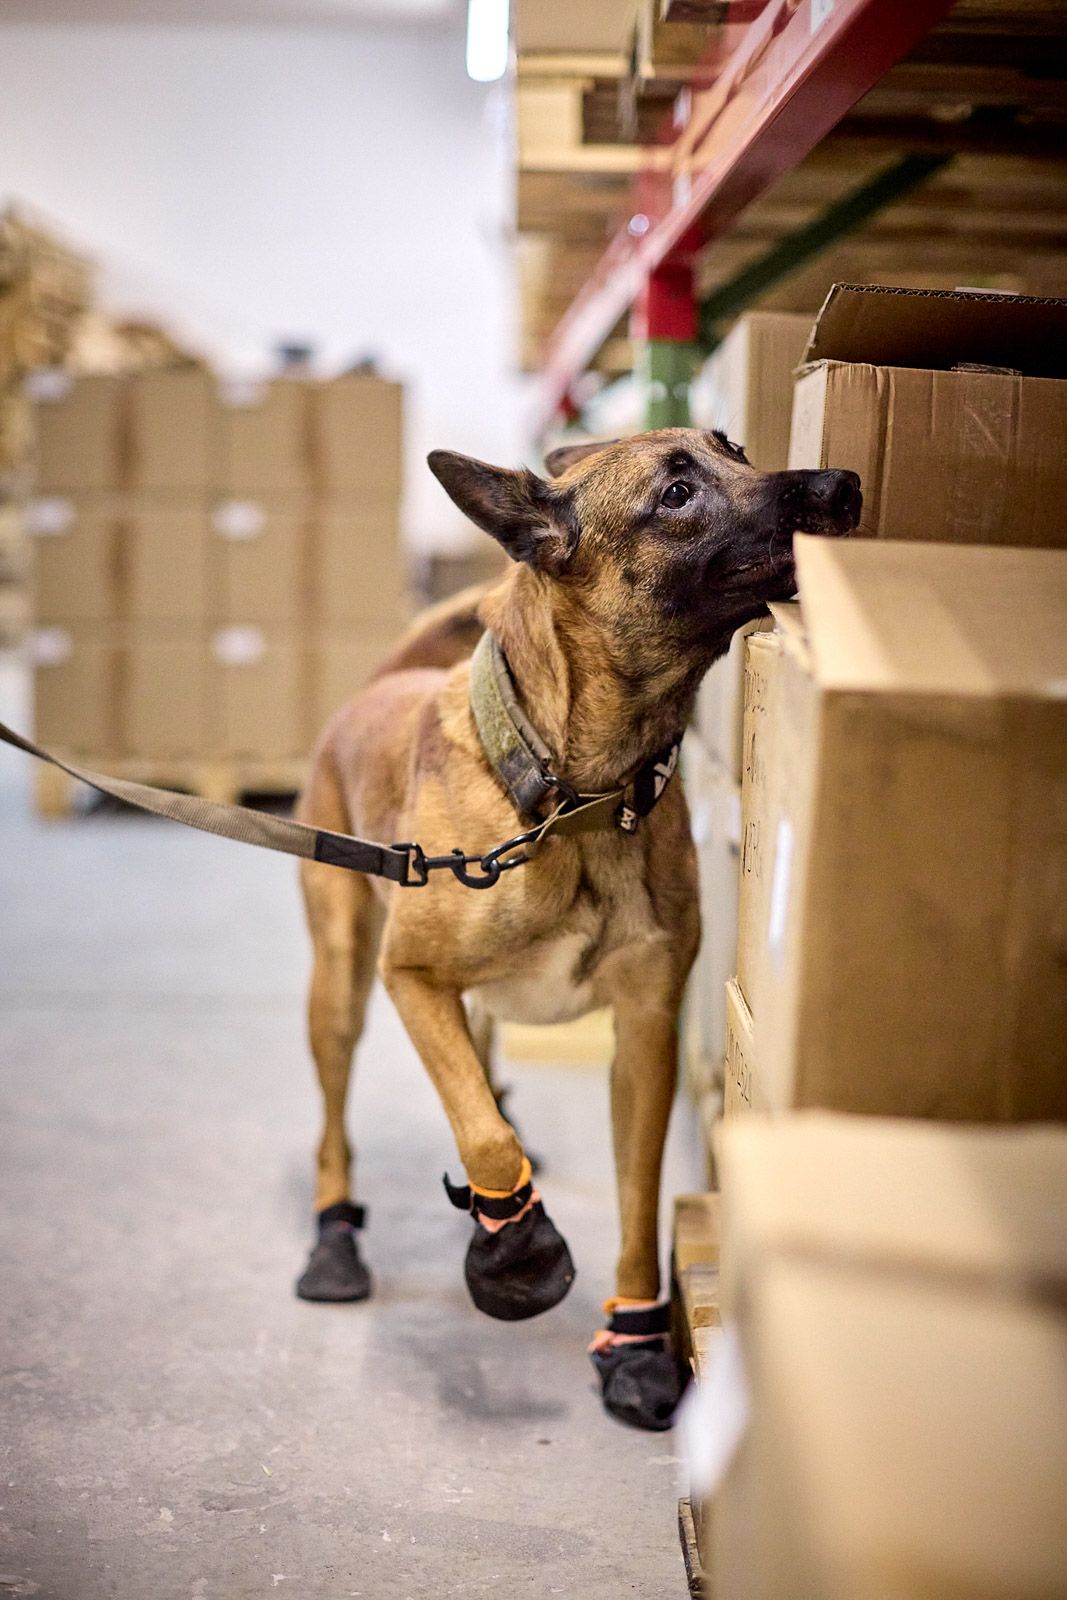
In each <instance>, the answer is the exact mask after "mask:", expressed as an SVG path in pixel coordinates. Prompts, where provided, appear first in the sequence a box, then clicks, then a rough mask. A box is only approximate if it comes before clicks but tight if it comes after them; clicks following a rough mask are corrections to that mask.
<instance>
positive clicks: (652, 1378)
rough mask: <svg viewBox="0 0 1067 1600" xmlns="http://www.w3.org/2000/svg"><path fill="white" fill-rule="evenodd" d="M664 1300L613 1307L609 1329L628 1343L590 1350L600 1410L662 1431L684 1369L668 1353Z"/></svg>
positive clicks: (674, 1406) (681, 1384) (634, 1425)
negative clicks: (655, 1303) (629, 1339)
mask: <svg viewBox="0 0 1067 1600" xmlns="http://www.w3.org/2000/svg"><path fill="white" fill-rule="evenodd" d="M670 1318H671V1309H670V1306H669V1305H666V1304H664V1305H658V1306H648V1307H647V1308H646V1307H640V1306H633V1307H631V1308H630V1309H629V1310H627V1309H626V1308H625V1307H621V1306H620V1307H617V1308H616V1309H615V1310H614V1311H613V1312H612V1313H611V1318H610V1320H609V1322H608V1332H609V1333H624V1334H629V1335H631V1336H632V1337H633V1342H632V1343H627V1344H615V1345H611V1344H604V1345H603V1346H601V1348H600V1349H594V1350H592V1351H591V1352H590V1354H591V1357H592V1362H593V1365H594V1367H596V1369H597V1372H598V1373H599V1374H600V1394H601V1399H602V1400H603V1402H604V1409H605V1410H606V1411H609V1412H610V1413H611V1415H612V1416H613V1417H618V1419H619V1421H620V1422H626V1423H629V1425H630V1427H631V1428H647V1429H649V1430H650V1431H651V1432H653V1433H662V1432H663V1431H664V1430H665V1429H667V1428H669V1427H670V1426H671V1423H672V1422H673V1420H674V1413H675V1411H676V1410H677V1407H678V1402H679V1400H680V1399H681V1398H682V1395H683V1394H684V1393H685V1388H686V1385H687V1383H688V1381H689V1374H688V1372H687V1371H686V1370H685V1368H684V1367H683V1366H682V1364H681V1362H679V1361H677V1360H676V1359H675V1357H674V1356H673V1355H672V1354H671V1348H670V1337H669V1335H670Z"/></svg>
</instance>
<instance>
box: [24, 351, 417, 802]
mask: <svg viewBox="0 0 1067 1600" xmlns="http://www.w3.org/2000/svg"><path fill="white" fill-rule="evenodd" d="M35 398H36V401H37V472H36V497H35V498H34V499H33V500H32V501H31V503H30V505H29V507H28V510H27V523H28V527H29V530H30V533H31V535H32V540H31V542H32V548H33V557H34V559H33V581H34V611H35V623H36V627H35V632H34V635H33V640H32V645H33V656H34V660H35V665H36V672H35V685H36V726H37V736H38V738H39V739H40V740H41V741H42V742H43V743H45V744H48V745H52V746H55V747H58V748H59V749H61V750H63V751H67V752H69V753H71V754H75V755H80V756H83V757H90V758H93V759H100V760H101V761H102V760H104V759H107V760H111V761H112V763H114V761H115V759H116V758H117V759H119V760H125V761H126V762H127V763H133V764H134V765H136V766H137V767H138V769H139V770H151V771H153V772H154V773H155V774H156V776H157V777H159V778H160V779H161V780H163V781H168V780H169V781H172V782H182V783H185V784H188V785H189V786H191V787H193V788H196V789H198V790H199V791H201V792H208V791H209V790H210V791H211V792H218V791H219V790H221V791H222V792H225V793H233V792H237V791H239V790H240V789H241V788H264V789H273V788H278V789H288V788H292V787H293V786H294V784H295V782H296V781H298V777H299V771H300V767H301V765H302V761H303V758H304V757H305V756H306V753H307V751H308V750H309V749H310V747H311V744H312V742H313V740H314V738H315V736H316V734H317V732H318V731H319V729H320V728H321V726H322V724H323V723H324V722H325V721H326V719H327V718H328V716H329V715H330V713H331V712H332V711H334V710H335V709H336V708H337V707H338V706H339V705H340V704H341V703H342V702H343V701H344V700H345V699H346V698H347V696H348V695H349V694H351V693H352V692H354V691H355V690H356V689H357V688H358V687H359V686H360V685H361V683H362V682H364V681H365V679H366V678H367V677H368V676H369V674H370V672H371V671H372V669H373V667H374V666H375V665H376V663H377V662H378V661H379V660H380V659H381V657H382V656H383V655H384V654H385V653H386V651H387V650H388V648H389V646H390V644H391V643H392V642H393V641H394V639H395V638H396V635H397V633H398V631H399V629H400V627H401V624H402V619H403V615H404V603H405V602H404V590H405V578H404V568H403V560H402V554H401V544H400V537H399V527H398V508H399V498H400V477H401V391H400V389H399V387H398V386H397V385H395V384H392V383H387V382H385V381H383V380H381V379H379V378H377V377H375V376H373V375H370V374H363V373H358V374H353V375H350V376H345V377H341V378H337V379H335V380H333V381H331V382H327V383H312V382H309V381H306V380H303V379H295V378H293V379H290V378H280V379H277V380H275V381H273V382H270V383H267V384H262V385H249V384H242V385H239V386H238V385H231V386H229V387H227V386H221V387H220V386H219V385H218V384H217V383H216V382H215V380H214V379H213V378H212V377H211V375H210V374H208V373H207V372H206V371H204V370H202V369H200V368H198V367H195V366H187V367H177V368H174V369H169V370H160V371H155V372H144V373H135V374H130V375H127V376H124V377H118V376H98V377H82V378H71V377H69V376H68V375H66V374H63V373H56V372H43V373H39V374H37V376H36V379H35Z"/></svg>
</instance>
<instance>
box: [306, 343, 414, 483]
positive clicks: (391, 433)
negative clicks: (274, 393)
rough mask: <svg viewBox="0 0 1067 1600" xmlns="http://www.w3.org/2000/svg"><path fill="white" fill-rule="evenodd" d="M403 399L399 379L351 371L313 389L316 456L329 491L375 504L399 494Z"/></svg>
mask: <svg viewBox="0 0 1067 1600" xmlns="http://www.w3.org/2000/svg"><path fill="white" fill-rule="evenodd" d="M403 399H404V391H403V389H402V387H401V385H400V384H398V383H387V382H386V380H385V379H384V378H378V377H375V376H374V375H373V374H372V373H362V372H359V373H350V374H348V375H347V376H345V377H341V378H334V379H333V380H332V381H331V382H329V383H322V384H319V385H317V387H316V389H315V459H316V470H317V473H318V479H319V486H320V488H321V489H322V490H323V492H324V493H326V494H338V495H356V496H360V497H361V498H363V499H364V500H366V501H368V502H370V503H373V502H375V501H380V500H396V499H399V497H400V490H401V483H402V479H403V465H404V464H403Z"/></svg>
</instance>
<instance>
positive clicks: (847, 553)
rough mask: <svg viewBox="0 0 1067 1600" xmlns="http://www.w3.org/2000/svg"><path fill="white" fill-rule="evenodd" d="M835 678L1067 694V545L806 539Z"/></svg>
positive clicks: (826, 670) (897, 686)
mask: <svg viewBox="0 0 1067 1600" xmlns="http://www.w3.org/2000/svg"><path fill="white" fill-rule="evenodd" d="M795 550H796V559H797V573H798V580H799V588H800V592H801V596H802V598H803V603H804V613H803V615H804V623H805V627H806V630H807V635H808V643H809V646H810V649H811V652H812V658H813V661H814V670H815V674H816V676H817V678H818V680H819V682H820V683H821V684H822V685H823V686H824V687H826V688H828V689H838V690H847V691H861V692H862V691H881V692H889V693H892V692H897V693H913V694H931V695H934V694H938V695H943V694H960V695H983V696H998V695H999V696H1013V697H1014V696H1025V697H1030V698H1038V699H1055V700H1067V551H1064V550H1023V549H1016V548H1014V547H1011V546H997V547H993V546H988V545H954V544H917V543H910V542H908V543H905V542H902V541H896V540H888V539H854V540H840V539H825V538H819V537H816V536H812V535H803V534H798V535H797V537H796V540H795Z"/></svg>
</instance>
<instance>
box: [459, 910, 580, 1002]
mask: <svg viewBox="0 0 1067 1600" xmlns="http://www.w3.org/2000/svg"><path fill="white" fill-rule="evenodd" d="M596 938H597V935H596V933H595V932H594V931H593V930H589V931H588V932H586V931H584V930H582V929H577V928H576V929H572V930H569V931H566V932H561V933H559V934H557V935H555V936H554V937H551V938H546V939H541V940H538V941H537V943H536V944H532V945H530V946H529V948H528V950H527V951H526V952H525V954H524V955H523V957H522V959H521V960H520V961H519V962H517V963H516V965H515V970H514V972H512V973H509V974H508V976H507V977H506V978H494V979H492V980H491V981H490V982H488V983H483V984H479V986H478V987H477V989H476V990H475V991H474V993H475V994H476V995H477V997H478V999H479V1000H480V1001H481V1003H482V1005H483V1006H484V1007H485V1009H486V1011H487V1012H488V1013H489V1015H490V1016H491V1017H495V1018H496V1020H497V1021H499V1022H528V1023H534V1024H542V1023H550V1022H569V1021H571V1020H572V1019H573V1018H574V1017H580V1016H582V1015H583V1014H584V1013H585V1012H586V1011H589V1010H591V1009H592V1007H593V1005H594V1004H595V1001H594V997H593V982H592V977H591V976H590V975H589V972H588V968H589V964H590V958H591V957H592V956H593V954H594V952H595V948H596Z"/></svg>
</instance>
